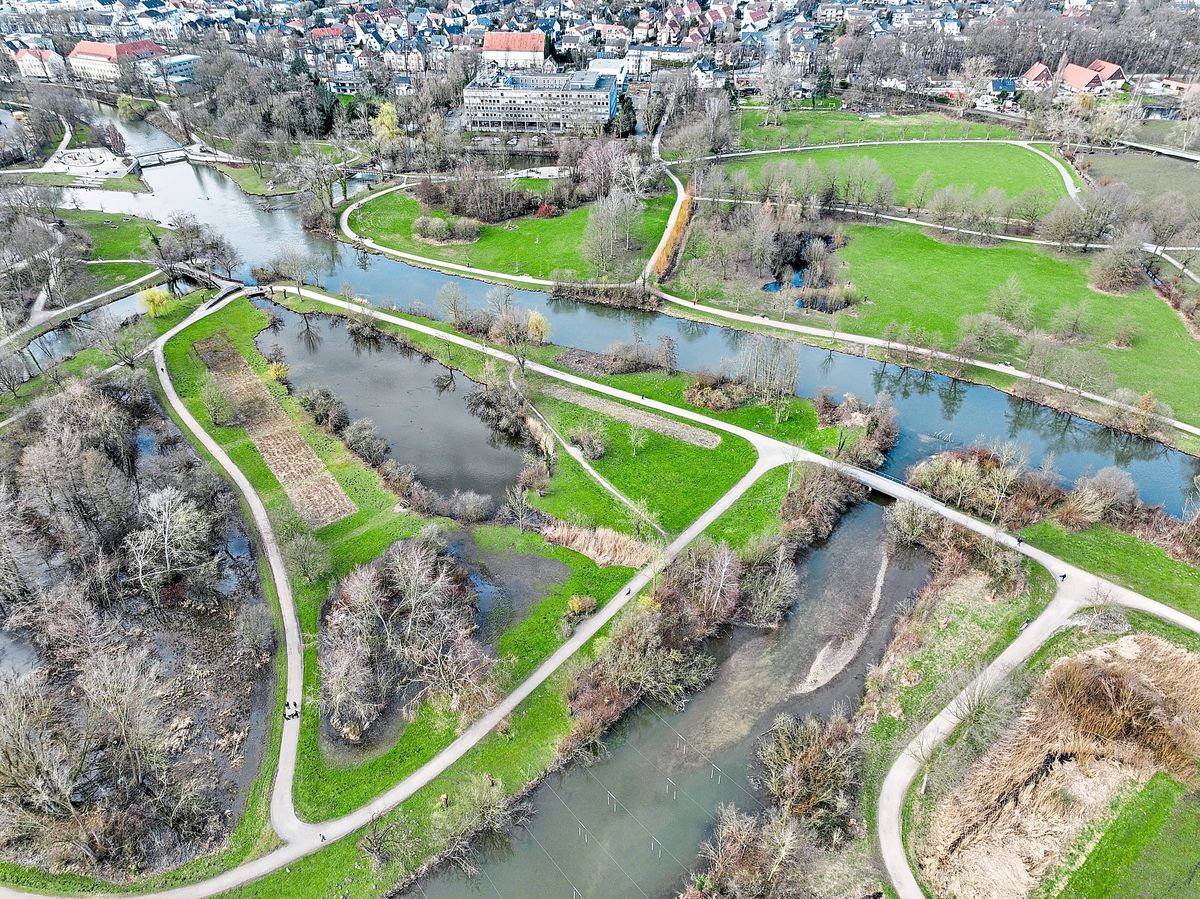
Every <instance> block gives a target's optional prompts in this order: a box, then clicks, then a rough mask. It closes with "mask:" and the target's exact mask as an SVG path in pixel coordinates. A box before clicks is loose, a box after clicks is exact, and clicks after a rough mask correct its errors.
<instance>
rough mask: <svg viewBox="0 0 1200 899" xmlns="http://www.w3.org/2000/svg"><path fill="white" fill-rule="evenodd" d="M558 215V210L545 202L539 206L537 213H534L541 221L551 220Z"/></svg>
mask: <svg viewBox="0 0 1200 899" xmlns="http://www.w3.org/2000/svg"><path fill="white" fill-rule="evenodd" d="M556 215H558V210H557V209H555V208H554V206H553V205H551V204H550V203H547V202H546V201H545V200H543V201H542V202H541V203H539V204H538V208H537V212H535V213H534V217H535V218H540V219H551V218H554V216H556Z"/></svg>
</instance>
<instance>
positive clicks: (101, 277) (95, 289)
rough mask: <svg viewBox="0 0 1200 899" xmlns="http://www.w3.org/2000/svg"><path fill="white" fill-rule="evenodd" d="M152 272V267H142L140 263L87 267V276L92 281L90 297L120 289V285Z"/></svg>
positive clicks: (108, 263) (107, 263)
mask: <svg viewBox="0 0 1200 899" xmlns="http://www.w3.org/2000/svg"><path fill="white" fill-rule="evenodd" d="M152 271H154V266H152V265H143V264H142V263H140V262H104V263H99V264H97V265H89V266H88V274H89V275H91V277H92V281H93V285H92V295H93V296H95V295H96V294H98V293H104V291H106V290H111V289H112V288H114V287H120V286H121V285H122V284H128V283H129V282H130V281H136V280H137V279H138V278H141V277H142V276H143V275H148V274H150V272H152ZM140 286H141V285H139V288H140Z"/></svg>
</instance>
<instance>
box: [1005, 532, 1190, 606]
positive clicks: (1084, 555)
mask: <svg viewBox="0 0 1200 899" xmlns="http://www.w3.org/2000/svg"><path fill="white" fill-rule="evenodd" d="M1022 535H1023V536H1024V537H1025V539H1026V540H1027V541H1029V543H1031V544H1032V545H1033V546H1036V547H1037V548H1038V549H1043V550H1045V551H1046V552H1048V553H1052V554H1053V555H1055V556H1058V557H1059V558H1060V559H1062V560H1063V561H1064V562H1069V563H1070V564H1072V565H1075V566H1077V567H1079V568H1082V569H1084V570H1085V571H1090V572H1092V573H1093V574H1098V575H1101V576H1102V577H1105V578H1107V579H1108V580H1110V581H1112V582H1113V583H1117V584H1120V585H1121V586H1123V587H1128V588H1129V589H1130V590H1135V591H1137V592H1138V593H1141V594H1142V595H1144V596H1148V597H1150V598H1151V599H1157V600H1158V601H1159V602H1163V603H1166V604H1167V605H1169V606H1172V607H1174V608H1176V609H1179V610H1180V611H1183V612H1187V613H1188V614H1190V615H1200V570H1198V569H1196V568H1193V567H1192V566H1191V565H1188V564H1187V563H1186V562H1180V561H1179V560H1178V559H1173V558H1171V557H1170V556H1169V555H1167V554H1166V553H1165V552H1163V551H1162V550H1161V549H1159V548H1158V547H1157V546H1154V545H1153V544H1150V543H1146V542H1144V541H1142V540H1138V539H1137V538H1136V537H1131V536H1129V535H1128V534H1123V533H1121V532H1120V531H1116V530H1113V529H1112V528H1110V527H1107V526H1106V525H1095V526H1093V527H1090V528H1088V529H1087V530H1084V531H1067V530H1064V529H1063V528H1060V527H1059V526H1058V525H1056V524H1052V523H1051V522H1048V521H1042V522H1039V523H1037V524H1035V525H1032V526H1030V527H1027V528H1025V530H1024V531H1023V532H1022Z"/></svg>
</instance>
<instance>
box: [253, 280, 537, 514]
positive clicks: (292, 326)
mask: <svg viewBox="0 0 1200 899" xmlns="http://www.w3.org/2000/svg"><path fill="white" fill-rule="evenodd" d="M256 305H258V307H259V308H261V309H266V310H268V311H269V312H270V314H272V315H274V316H275V317H276V319H277V321H278V327H274V328H267V329H266V330H264V331H262V332H261V333H260V334H259V335H258V337H257V339H256V343H257V346H258V349H259V351H260V352H261V353H262V354H263V355H264V356H266V355H270V354H271V353H272V352H273V351H274V350H275V348H278V349H279V350H280V351H282V355H283V360H284V361H285V362H286V363H287V365H288V380H289V381H291V383H292V385H293V387H294V389H295V391H296V392H297V393H299V392H301V391H303V390H304V389H305V388H306V387H310V386H313V385H316V386H320V387H328V388H329V389H330V390H331V391H333V394H334V395H335V396H336V397H338V398H339V399H340V400H341V401H342V402H344V403H345V404H346V411H347V412H348V414H349V416H350V418H351V419H352V420H353V419H356V418H370V419H371V420H372V421H374V422H375V426H376V427H377V428H378V429H379V435H380V436H381V437H382V438H383V439H384V440H385V441H387V444H388V446H389V447H390V448H391V457H392V458H393V459H395V460H396V461H397V462H399V463H400V464H401V465H405V464H407V465H411V466H413V468H414V469H416V472H417V478H418V479H419V480H420V481H421V483H423V484H425V485H426V486H427V487H432V488H433V489H434V490H437V491H438V492H439V493H442V494H445V495H447V496H449V495H450V494H451V493H453V492H454V491H455V490H464V491H465V490H473V491H475V492H476V493H482V494H484V495H485V496H490V497H492V498H493V499H500V498H502V497H503V496H504V491H505V490H507V489H508V487H509V486H511V485H512V484H514V483H516V480H517V475H518V474H519V473H520V471H521V464H522V461H521V450H520V448H519V447H517V446H514V445H512V444H511V443H510V442H508V441H506V440H505V438H504V437H503V436H502V435H498V434H496V433H495V432H493V431H492V430H491V429H490V428H489V427H488V426H487V425H486V424H484V423H483V422H482V421H480V420H479V419H478V418H476V417H475V416H474V415H472V414H471V412H470V411H469V410H468V409H467V404H466V395H467V394H468V393H470V392H471V391H472V390H473V389H474V388H475V382H474V381H472V380H470V379H469V378H467V377H466V376H465V375H463V374H461V373H455V374H454V379H453V383H452V384H451V386H450V387H449V388H448V389H444V390H443V389H439V387H437V386H435V385H434V381H435V380H436V379H438V378H439V377H440V376H444V375H447V374H449V372H450V370H449V369H447V368H446V367H445V366H444V365H442V364H440V363H438V362H434V361H432V360H431V359H429V358H428V357H427V356H422V355H421V354H420V353H417V352H414V351H412V350H406V349H403V348H402V347H400V346H399V345H398V344H396V343H394V342H392V341H390V340H387V339H382V340H376V341H361V340H355V339H353V338H351V336H350V334H349V333H348V332H347V329H346V323H345V320H344V319H341V318H336V317H333V316H329V315H300V314H299V313H296V312H292V311H291V310H289V309H285V308H284V307H282V306H278V305H275V304H273V303H268V302H265V301H262V300H260V301H258V302H257V303H256ZM368 357H369V358H368Z"/></svg>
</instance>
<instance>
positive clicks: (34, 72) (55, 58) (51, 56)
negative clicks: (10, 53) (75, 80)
mask: <svg viewBox="0 0 1200 899" xmlns="http://www.w3.org/2000/svg"><path fill="white" fill-rule="evenodd" d="M13 59H15V60H16V63H17V71H18V72H20V73H21V77H22V78H40V79H44V80H47V81H58V80H59V79H61V78H62V77H63V76H64V75H66V74H67V62H66V60H65V59H63V58H62V57H61V56H59V55H58V54H57V53H55V52H54V51H53V50H30V49H26V48H22V49H20V50H18V51H17V53H16V55H15V56H14V57H13Z"/></svg>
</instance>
